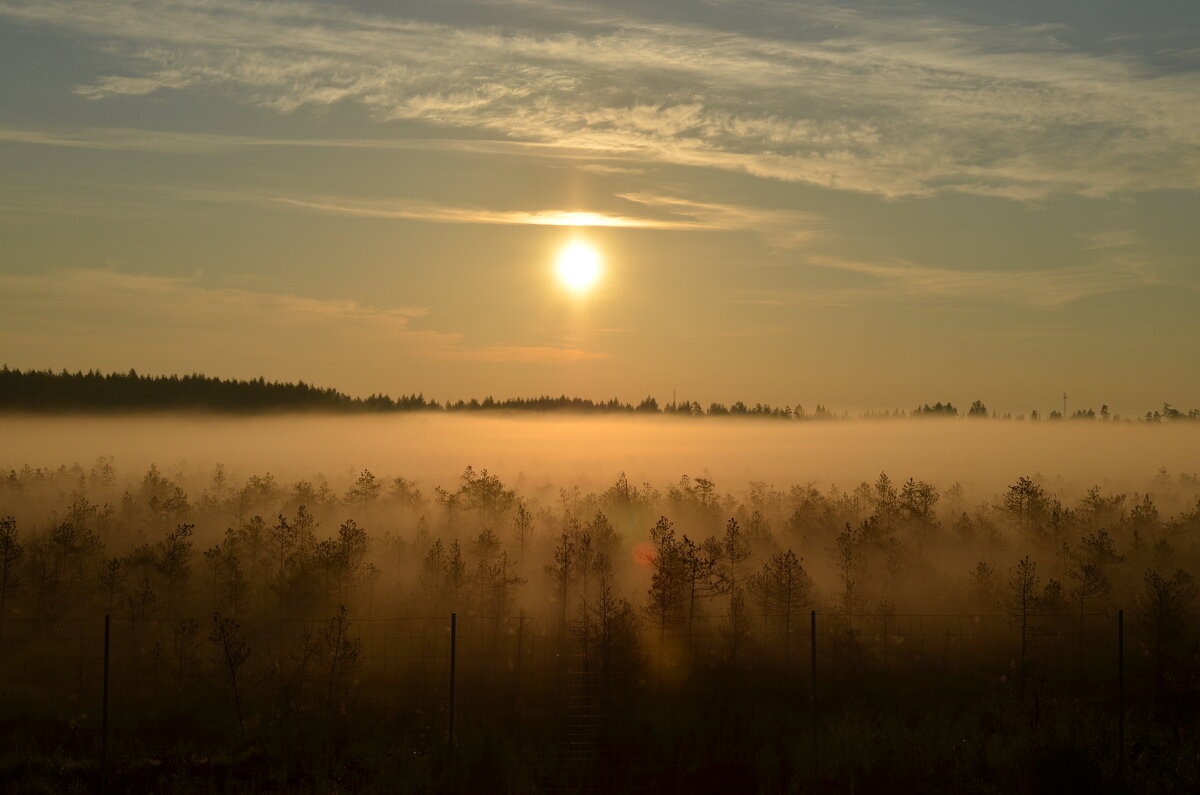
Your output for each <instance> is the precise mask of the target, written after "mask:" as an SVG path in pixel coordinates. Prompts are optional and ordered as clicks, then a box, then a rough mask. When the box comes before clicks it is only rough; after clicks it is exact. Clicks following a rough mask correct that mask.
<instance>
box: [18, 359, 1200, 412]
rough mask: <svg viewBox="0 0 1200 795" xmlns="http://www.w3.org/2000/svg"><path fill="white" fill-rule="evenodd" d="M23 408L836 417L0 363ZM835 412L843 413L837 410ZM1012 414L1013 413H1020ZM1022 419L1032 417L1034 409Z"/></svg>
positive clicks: (946, 406)
mask: <svg viewBox="0 0 1200 795" xmlns="http://www.w3.org/2000/svg"><path fill="white" fill-rule="evenodd" d="M3 410H7V411H31V412H128V411H172V410H174V411H181V410H182V411H211V412H221V413H239V414H254V413H266V412H284V411H294V412H325V413H391V412H409V411H523V412H543V413H548V412H567V413H578V414H669V415H674V416H691V417H706V416H707V417H754V418H770V419H781V420H827V419H837V418H838V417H839V415H837V414H835V413H834V412H832V411H830V410H829V409H828V408H826V407H825V406H823V405H821V404H819V403H818V404H817V406H816V408H815V409H813V410H806V409H805V408H804V407H803V406H801V405H799V404H797V405H796V406H771V405H769V404H766V403H754V404H753V405H751V404H748V403H743V402H742V401H740V400H739V401H736V402H734V403H732V404H730V405H726V404H724V403H716V402H714V403H709V405H708V408H707V409H706V408H704V406H703V405H701V404H700V403H699V402H697V401H690V400H683V401H676V400H672V401H671V402H670V403H666V404H663V405H660V404H659V402H658V400H657V399H656V398H654V397H652V396H649V395H648V396H646V397H645V398H644V399H643V400H642V401H640V402H639V403H637V404H636V405H635V404H633V403H628V402H623V401H621V400H619V399H618V398H615V397H614V398H611V399H609V400H599V401H597V400H591V399H590V398H581V397H568V396H566V395H560V396H558V397H552V396H550V395H541V396H538V397H527V398H526V397H515V398H504V399H500V400H497V399H496V398H494V397H492V396H490V395H489V396H487V397H485V398H483V399H482V400H480V399H478V398H471V399H470V400H457V401H453V402H452V401H446V402H445V403H440V402H438V401H437V400H431V399H427V398H426V397H425V395H424V394H423V393H420V392H414V393H412V394H407V395H400V396H399V397H397V398H393V397H391V396H390V395H385V394H372V395H370V396H368V397H365V398H363V397H353V396H351V395H348V394H346V393H344V392H340V391H338V390H336V389H333V388H331V387H318V386H314V385H312V384H309V383H306V382H304V381H299V382H296V383H291V382H280V381H267V380H266V379H264V378H261V377H259V378H255V379H251V380H238V379H224V378H215V377H211V376H205V375H201V374H198V373H193V374H191V375H182V376H180V375H170V376H166V375H154V376H151V375H142V374H139V373H138V372H137V371H135V370H132V369H131V370H129V371H128V372H126V373H107V374H105V373H101V372H99V371H98V370H89V371H87V372H86V373H85V372H83V371H76V372H74V373H72V372H69V371H67V370H62V371H59V372H54V371H51V370H20V369H13V368H9V367H8V366H7V365H5V366H3V367H2V368H0V411H3ZM840 416H841V418H846V417H848V415H847V414H845V413H843V414H842V415H840ZM861 416H862V417H863V418H870V419H875V418H879V419H891V418H898V417H909V416H911V417H958V416H960V412H959V410H958V409H957V408H956V407H955V406H954V405H953V404H952V403H950V402H948V401H947V402H946V403H942V402H940V401H939V402H937V403H934V404H933V405H932V406H931V405H930V404H928V403H926V404H924V405H921V406H918V407H916V408H914V409H913V410H912V411H911V412H907V413H906V412H904V411H902V410H894V411H883V412H867V413H865V414H863V415H861ZM964 416H966V417H967V418H970V419H987V418H993V419H1013V416H1012V415H1011V414H1003V415H998V414H997V413H996V412H994V411H989V410H988V408H987V406H986V405H985V404H984V403H983V401H981V400H976V401H974V402H973V403H972V404H971V406H970V407H969V408H968V409H967V411H966V412H965V413H964ZM1023 418H1024V415H1018V416H1017V417H1016V419H1023ZM1030 419H1032V420H1037V419H1039V414H1038V412H1037V411H1033V412H1031V413H1030ZM1048 419H1049V420H1061V419H1063V414H1062V413H1061V412H1058V411H1051V412H1050V414H1049V415H1048ZM1070 419H1072V420H1100V421H1116V420H1119V419H1120V417H1118V416H1116V415H1113V414H1112V413H1110V411H1109V408H1108V406H1107V405H1105V406H1101V408H1100V411H1099V413H1097V412H1096V411H1095V410H1094V409H1091V408H1087V409H1077V410H1075V412H1074V413H1073V414H1071V415H1070ZM1139 420H1140V421H1143V422H1175V421H1181V420H1183V421H1186V420H1193V421H1195V420H1200V409H1191V410H1190V411H1186V412H1185V411H1181V410H1179V409H1176V408H1174V407H1173V406H1171V404H1169V403H1163V405H1162V409H1161V410H1154V411H1147V412H1146V413H1145V415H1144V416H1142V417H1140V418H1139Z"/></svg>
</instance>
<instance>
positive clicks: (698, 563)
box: [678, 536, 727, 650]
mask: <svg viewBox="0 0 1200 795" xmlns="http://www.w3.org/2000/svg"><path fill="white" fill-rule="evenodd" d="M720 548H721V547H720V544H718V543H717V542H716V540H715V539H710V541H708V542H705V543H704V544H697V543H696V542H694V541H692V540H691V539H690V538H688V537H687V536H684V537H683V538H682V539H681V540H680V542H679V546H678V549H679V557H680V564H681V568H682V574H683V589H684V598H685V600H686V604H687V643H688V649H689V650H690V649H691V648H692V641H693V638H694V631H695V623H696V612H697V610H698V608H699V605H700V601H701V600H702V599H708V598H711V597H713V596H716V595H717V594H720V593H723V592H724V591H725V587H726V584H727V583H726V580H725V579H724V578H723V577H722V576H721V573H720V572H719V571H718V570H717V562H718V555H719V554H720Z"/></svg>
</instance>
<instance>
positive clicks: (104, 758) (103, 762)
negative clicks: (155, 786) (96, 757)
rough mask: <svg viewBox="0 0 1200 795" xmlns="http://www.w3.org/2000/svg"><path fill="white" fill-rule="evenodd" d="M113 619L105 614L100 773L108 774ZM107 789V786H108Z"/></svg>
mask: <svg viewBox="0 0 1200 795" xmlns="http://www.w3.org/2000/svg"><path fill="white" fill-rule="evenodd" d="M111 638H112V632H111V619H110V617H109V616H108V615H107V614H105V616H104V683H103V695H102V697H101V706H100V774H101V777H103V778H107V776H108V651H109V646H110V645H111ZM106 789H107V787H106Z"/></svg>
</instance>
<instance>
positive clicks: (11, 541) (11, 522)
mask: <svg viewBox="0 0 1200 795" xmlns="http://www.w3.org/2000/svg"><path fill="white" fill-rule="evenodd" d="M24 554H25V547H24V546H22V545H21V542H20V540H19V536H18V533H17V520H16V519H13V518H12V517H11V516H5V517H4V518H3V519H0V629H3V627H4V617H5V616H6V615H7V609H8V608H7V601H8V593H9V590H10V589H12V588H13V587H14V586H15V585H16V584H17V577H16V564H17V561H18V560H20V559H21V556H22V555H24Z"/></svg>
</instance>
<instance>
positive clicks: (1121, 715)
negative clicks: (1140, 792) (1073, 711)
mask: <svg viewBox="0 0 1200 795" xmlns="http://www.w3.org/2000/svg"><path fill="white" fill-rule="evenodd" d="M1117 789H1118V790H1119V791H1121V792H1124V791H1125V611H1124V610H1118V611H1117Z"/></svg>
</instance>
